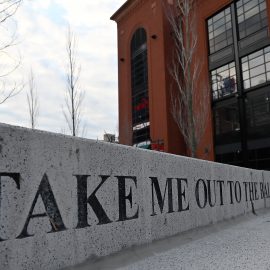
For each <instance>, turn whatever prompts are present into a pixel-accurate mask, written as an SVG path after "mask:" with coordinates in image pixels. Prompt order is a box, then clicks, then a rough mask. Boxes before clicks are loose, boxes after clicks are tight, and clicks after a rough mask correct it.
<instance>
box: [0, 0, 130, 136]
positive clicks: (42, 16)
mask: <svg viewBox="0 0 270 270" xmlns="http://www.w3.org/2000/svg"><path fill="white" fill-rule="evenodd" d="M124 2H125V0H97V1H93V0H90V1H89V0H76V1H74V0H24V2H23V4H22V5H21V6H20V7H19V9H18V11H17V12H16V14H15V15H14V16H13V17H12V19H11V20H9V21H8V22H7V23H6V24H5V25H3V24H2V25H0V35H1V37H2V41H0V43H1V42H2V43H3V42H5V41H6V40H8V38H9V37H11V35H13V34H14V33H16V41H15V46H12V47H11V48H9V49H8V50H7V51H6V52H5V54H4V53H0V59H1V64H0V75H1V74H4V73H6V72H9V71H10V70H12V68H13V67H14V66H16V65H17V64H18V63H19V67H18V68H17V69H16V70H15V71H13V72H12V73H10V74H9V75H8V76H7V77H0V79H1V80H2V81H1V82H0V83H1V84H2V86H3V84H4V86H5V87H6V88H7V89H8V87H11V86H12V85H14V84H15V83H16V85H18V86H20V85H23V86H24V88H23V90H22V91H21V92H20V93H19V94H18V95H16V96H15V97H13V98H10V99H9V100H7V101H6V102H5V103H3V104H1V105H0V122H2V123H7V124H12V125H17V126H24V127H30V121H29V119H30V118H29V112H28V105H27V91H28V78H29V74H30V70H31V69H32V71H33V75H34V79H35V85H36V90H37V93H38V98H39V116H38V118H37V129H41V130H46V131H52V132H58V133H59V132H60V133H62V132H63V133H65V134H69V130H68V126H67V124H66V121H65V118H64V115H63V109H65V93H66V70H67V61H68V58H67V53H66V40H67V29H68V25H70V27H71V29H72V31H73V33H74V34H75V35H76V40H77V53H76V61H77V64H78V65H80V67H81V73H80V80H79V87H80V89H82V90H83V91H84V92H85V98H84V100H83V103H82V125H81V126H82V127H85V133H84V135H83V136H84V137H87V138H91V139H97V138H98V139H102V138H103V134H104V132H107V133H114V134H116V135H117V133H118V82H117V78H118V74H117V72H118V71H117V31H116V30H117V27H116V23H115V22H113V21H111V20H110V16H111V15H112V14H113V13H114V12H115V11H116V10H117V9H118V8H119V7H120V6H121V5H122V4H123V3H124ZM0 45H1V44H0Z"/></svg>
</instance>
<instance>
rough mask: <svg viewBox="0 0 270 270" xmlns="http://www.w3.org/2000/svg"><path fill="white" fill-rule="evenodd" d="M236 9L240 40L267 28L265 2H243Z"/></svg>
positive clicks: (253, 0)
mask: <svg viewBox="0 0 270 270" xmlns="http://www.w3.org/2000/svg"><path fill="white" fill-rule="evenodd" d="M236 8H237V19H238V28H239V38H240V39H242V38H245V37H246V36H249V35H251V34H253V33H255V32H257V31H259V30H260V29H262V28H264V27H266V26H267V12H266V2H265V0H241V1H238V2H237V4H236Z"/></svg>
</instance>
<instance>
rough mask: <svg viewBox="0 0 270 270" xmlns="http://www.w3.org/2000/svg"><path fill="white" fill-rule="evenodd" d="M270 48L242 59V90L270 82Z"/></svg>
mask: <svg viewBox="0 0 270 270" xmlns="http://www.w3.org/2000/svg"><path fill="white" fill-rule="evenodd" d="M269 49H270V47H267V48H265V49H263V50H259V51H257V52H255V53H252V54H250V55H248V56H246V57H244V58H242V71H243V80H244V89H248V88H250V87H254V86H257V85H260V84H263V83H265V82H267V81H270V74H269V73H270V55H269V53H268V51H269Z"/></svg>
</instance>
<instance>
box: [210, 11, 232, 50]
mask: <svg viewBox="0 0 270 270" xmlns="http://www.w3.org/2000/svg"><path fill="white" fill-rule="evenodd" d="M212 30H213V31H212ZM208 36H209V39H210V40H211V43H212V44H210V46H209V47H210V53H211V54H212V53H215V52H217V51H219V50H221V49H223V48H225V47H227V46H229V45H231V44H232V23H231V9H230V8H227V9H225V10H223V11H221V12H220V13H218V14H217V15H215V16H214V17H212V18H210V19H209V20H208ZM209 43H210V41H209ZM213 44H214V45H213Z"/></svg>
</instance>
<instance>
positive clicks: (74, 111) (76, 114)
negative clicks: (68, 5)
mask: <svg viewBox="0 0 270 270" xmlns="http://www.w3.org/2000/svg"><path fill="white" fill-rule="evenodd" d="M76 47H77V42H76V37H75V35H74V33H73V32H72V31H71V29H70V27H69V28H68V33H67V41H66V51H67V57H68V67H67V88H66V99H65V105H66V106H65V107H66V110H64V109H63V113H64V117H65V119H66V122H67V124H68V128H69V130H70V133H71V134H72V135H73V136H78V135H79V133H80V132H81V111H82V102H83V100H84V96H85V92H84V91H82V90H81V89H80V87H79V84H78V81H79V78H80V72H81V67H80V66H78V64H77V56H76ZM83 132H84V131H83Z"/></svg>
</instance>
